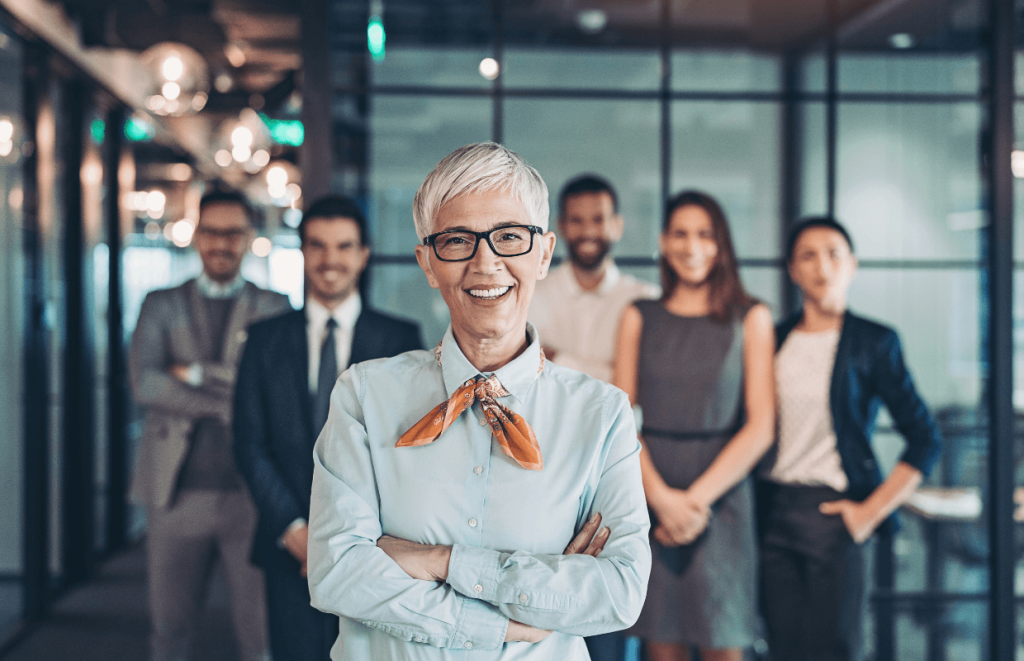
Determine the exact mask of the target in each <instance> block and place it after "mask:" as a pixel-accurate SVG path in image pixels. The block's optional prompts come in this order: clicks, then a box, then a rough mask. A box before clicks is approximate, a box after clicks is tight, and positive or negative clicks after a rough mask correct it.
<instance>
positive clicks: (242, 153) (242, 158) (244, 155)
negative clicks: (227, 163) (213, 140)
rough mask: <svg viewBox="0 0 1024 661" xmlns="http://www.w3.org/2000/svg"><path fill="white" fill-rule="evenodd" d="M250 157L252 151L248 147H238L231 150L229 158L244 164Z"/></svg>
mask: <svg viewBox="0 0 1024 661" xmlns="http://www.w3.org/2000/svg"><path fill="white" fill-rule="evenodd" d="M250 156H252V150H250V149H249V148H248V147H242V146H239V147H235V148H234V149H232V150H231V158H233V159H235V160H236V161H238V162H239V163H245V162H246V161H248V160H249V157H250Z"/></svg>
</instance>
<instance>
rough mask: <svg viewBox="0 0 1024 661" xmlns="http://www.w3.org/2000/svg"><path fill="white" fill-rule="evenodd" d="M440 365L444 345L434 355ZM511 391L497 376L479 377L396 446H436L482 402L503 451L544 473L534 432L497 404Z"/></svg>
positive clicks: (406, 434)
mask: <svg viewBox="0 0 1024 661" xmlns="http://www.w3.org/2000/svg"><path fill="white" fill-rule="evenodd" d="M435 356H436V357H437V362H438V365H440V364H441V345H438V346H437V350H436V352H435ZM543 370H544V352H543V350H542V351H541V357H540V370H538V374H539V373H540V372H542V371H543ZM508 395H509V392H508V391H507V390H505V388H504V387H503V386H502V385H501V382H500V381H498V377H496V376H493V375H492V376H490V377H483V376H478V377H476V378H474V379H470V380H469V381H466V382H465V383H464V384H462V387H461V388H459V389H458V390H456V391H455V392H454V393H453V394H452V396H451V397H450V398H449V399H448V400H447V401H444V402H441V403H440V404H438V405H437V406H436V407H434V409H433V410H432V411H430V413H428V414H427V415H425V416H424V417H423V419H422V420H420V421H419V422H417V423H416V424H415V425H413V426H412V429H410V430H409V431H407V432H405V433H404V434H402V437H401V438H400V439H398V442H397V443H395V447H397V448H404V447H409V446H417V445H427V444H428V443H433V442H434V441H436V440H437V439H438V438H440V437H441V434H443V433H444V432H445V430H446V429H448V427H450V426H451V425H452V423H453V422H455V420H456V418H458V417H459V416H460V415H462V412H463V411H465V410H466V409H468V408H469V407H471V406H472V405H473V402H476V401H479V402H480V407H481V408H482V409H483V410H484V416H485V417H486V418H487V422H488V423H490V426H491V432H492V433H493V434H494V437H495V438H496V439H498V444H499V445H501V449H502V451H504V453H505V454H507V455H508V456H509V457H511V458H512V459H513V460H514V461H515V462H516V463H518V464H519V465H520V466H522V467H523V468H526V469H528V470H536V471H539V470H543V468H544V458H543V457H542V456H541V453H540V444H539V443H538V442H537V436H536V435H535V434H534V433H533V429H532V428H531V427H530V425H529V424H528V423H527V422H526V420H524V419H523V417H522V416H521V415H517V414H516V413H515V412H514V411H512V410H511V409H509V408H508V407H507V406H505V405H503V404H502V403H501V402H499V401H498V398H499V397H507V396H508Z"/></svg>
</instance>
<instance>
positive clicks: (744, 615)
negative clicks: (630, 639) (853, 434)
mask: <svg viewBox="0 0 1024 661" xmlns="http://www.w3.org/2000/svg"><path fill="white" fill-rule="evenodd" d="M635 305H636V307H637V309H638V310H639V311H640V314H641V316H642V317H643V331H642V334H641V338H640V360H639V371H638V375H639V376H638V384H637V385H638V393H637V402H638V404H639V405H640V407H641V409H642V410H643V437H644V442H645V443H646V445H647V449H648V451H649V452H650V456H651V459H652V460H653V461H654V465H655V467H656V468H657V469H658V472H659V473H661V475H662V477H663V478H665V481H666V482H667V483H668V484H669V486H672V487H677V488H681V489H682V488H686V487H688V486H690V484H692V483H693V481H694V480H695V479H696V478H697V477H699V476H700V475H701V473H703V472H704V470H705V469H707V467H708V466H710V465H711V462H712V461H713V460H714V459H715V457H716V456H717V455H718V453H719V452H720V451H721V450H722V448H723V447H724V446H725V444H726V443H728V442H729V440H730V438H731V437H732V436H733V435H734V434H735V432H736V431H737V430H738V429H739V427H740V425H741V424H742V421H743V415H744V406H743V401H744V398H743V314H739V315H737V320H736V321H734V322H732V323H720V322H716V321H714V320H713V319H711V318H710V317H680V316H677V315H674V314H672V313H670V312H668V311H667V310H666V309H665V308H664V307H663V306H662V304H661V303H660V302H658V301H638V302H637V303H636V304H635ZM712 511H713V514H712V517H711V522H710V524H709V525H708V528H707V529H706V530H705V531H704V533H702V534H701V536H700V537H698V538H697V540H696V541H694V542H693V543H692V544H689V545H687V546H681V547H674V548H668V547H663V546H661V545H660V544H658V542H657V541H656V540H655V539H654V537H653V535H652V537H651V550H652V552H653V555H654V562H653V566H652V568H651V579H650V583H649V587H648V591H647V601H646V602H645V603H644V608H643V612H642V614H641V615H640V619H639V620H638V621H637V623H636V625H635V626H634V627H633V628H632V629H631V631H630V633H631V634H633V635H636V636H640V637H641V638H643V639H645V640H650V641H654V642H662V643H684V644H687V645H694V646H697V647H702V648H722V647H747V646H749V645H751V644H752V643H753V642H754V641H755V640H757V638H758V637H759V635H758V631H759V626H758V619H757V614H756V605H757V604H756V599H757V594H756V585H757V546H756V544H755V538H754V503H753V486H752V483H751V479H750V478H749V477H748V478H746V479H744V480H743V481H741V482H740V483H739V484H738V485H737V486H736V487H734V488H733V489H732V490H731V491H729V492H728V493H727V494H725V495H724V496H723V497H722V498H720V499H719V500H718V502H717V503H715V504H714V505H713V507H712ZM651 523H652V526H656V525H657V522H656V520H655V517H654V515H653V513H652V516H651ZM652 530H653V527H652Z"/></svg>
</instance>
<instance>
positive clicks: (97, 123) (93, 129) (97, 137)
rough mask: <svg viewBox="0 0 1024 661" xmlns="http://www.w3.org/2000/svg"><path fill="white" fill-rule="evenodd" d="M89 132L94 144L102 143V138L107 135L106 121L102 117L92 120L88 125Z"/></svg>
mask: <svg viewBox="0 0 1024 661" xmlns="http://www.w3.org/2000/svg"><path fill="white" fill-rule="evenodd" d="M89 133H91V134H92V141H93V143H94V144H97V145H102V144H103V140H104V138H106V137H107V125H106V123H104V121H103V120H102V119H94V120H92V124H90V125H89Z"/></svg>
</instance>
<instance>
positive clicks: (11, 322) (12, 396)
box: [0, 28, 26, 641]
mask: <svg viewBox="0 0 1024 661" xmlns="http://www.w3.org/2000/svg"><path fill="white" fill-rule="evenodd" d="M0 42H2V43H3V44H4V46H3V48H2V49H0V92H2V93H0V121H3V120H6V121H7V123H8V124H9V126H10V131H9V132H10V134H11V135H10V136H7V135H0V138H7V141H8V142H10V147H11V148H10V150H9V153H8V154H7V155H6V156H5V157H2V158H0V310H3V313H2V314H0V346H2V347H4V348H5V349H6V350H5V351H3V352H0V373H2V374H3V375H4V378H2V379H0V420H3V421H4V431H3V433H2V434H0V641H3V640H4V638H5V637H6V636H7V635H8V634H9V633H10V632H11V631H12V630H13V628H14V626H15V623H16V622H17V621H18V619H20V617H21V609H22V588H21V585H22V584H21V580H20V576H21V573H22V569H23V567H22V543H23V537H22V523H23V522H22V517H21V513H22V510H23V504H22V493H23V490H24V487H23V483H22V473H21V468H22V466H23V456H22V443H23V438H24V431H23V427H22V422H23V421H22V417H23V416H22V413H21V411H22V399H23V398H22V384H23V378H24V377H23V372H22V367H23V363H24V356H23V354H22V352H21V348H22V347H23V346H24V345H25V334H24V327H25V317H24V310H25V295H24V294H25V281H24V275H23V274H24V273H25V270H26V263H25V259H24V252H23V251H24V245H25V238H24V234H23V232H22V229H21V228H22V213H21V204H22V195H21V191H22V169H21V164H20V163H18V162H17V160H18V159H17V155H18V154H19V153H20V150H17V151H16V150H15V149H14V140H15V139H18V138H19V137H20V136H17V135H16V133H17V132H16V125H20V124H21V123H22V122H21V115H20V113H21V107H22V99H21V90H22V58H21V42H20V40H17V39H16V38H15V37H14V36H13V35H11V34H9V33H7V32H6V31H4V30H3V29H2V28H0ZM0 128H2V127H0ZM5 133H6V131H5ZM2 142H3V141H2V140H0V154H2V152H3V144H2Z"/></svg>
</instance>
